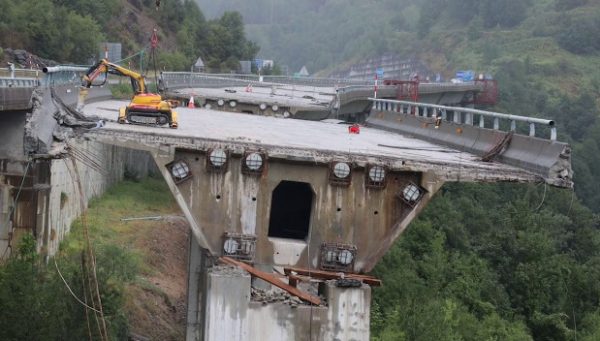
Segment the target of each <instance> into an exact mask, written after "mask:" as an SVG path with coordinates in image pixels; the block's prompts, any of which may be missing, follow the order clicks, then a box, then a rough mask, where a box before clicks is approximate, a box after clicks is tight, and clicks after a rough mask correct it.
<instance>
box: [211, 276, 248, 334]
mask: <svg viewBox="0 0 600 341" xmlns="http://www.w3.org/2000/svg"><path fill="white" fill-rule="evenodd" d="M206 276H207V281H206V290H205V295H206V314H205V315H204V316H202V318H203V319H204V333H203V334H204V339H201V340H205V341H217V340H250V339H249V338H248V337H249V334H250V331H249V329H250V328H251V326H250V324H249V321H250V319H249V316H248V314H249V312H248V309H249V304H250V282H251V281H250V274H248V273H247V272H246V271H244V270H241V269H238V268H228V267H213V268H211V269H209V270H208V273H207V274H206Z"/></svg>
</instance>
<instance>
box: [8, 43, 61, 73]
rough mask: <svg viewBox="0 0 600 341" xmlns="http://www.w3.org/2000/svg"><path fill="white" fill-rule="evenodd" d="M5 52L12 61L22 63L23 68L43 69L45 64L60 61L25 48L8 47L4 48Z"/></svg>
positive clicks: (50, 64)
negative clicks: (45, 57) (30, 51)
mask: <svg viewBox="0 0 600 341" xmlns="http://www.w3.org/2000/svg"><path fill="white" fill-rule="evenodd" d="M4 53H5V55H6V56H7V57H8V59H9V60H10V61H12V62H13V63H15V64H18V65H20V66H21V67H22V68H28V69H29V68H33V69H41V68H42V67H44V66H55V65H58V63H57V62H55V61H53V60H49V59H44V58H40V57H38V56H36V55H34V54H33V53H29V52H27V51H25V50H13V49H11V48H6V49H4Z"/></svg>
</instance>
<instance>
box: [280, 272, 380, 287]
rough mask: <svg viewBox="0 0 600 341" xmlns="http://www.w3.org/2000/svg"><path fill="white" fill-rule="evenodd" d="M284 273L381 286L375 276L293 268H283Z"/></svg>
mask: <svg viewBox="0 0 600 341" xmlns="http://www.w3.org/2000/svg"><path fill="white" fill-rule="evenodd" d="M283 272H284V273H285V274H286V275H290V274H292V272H294V273H296V274H298V275H303V276H310V277H314V278H320V279H340V278H348V279H356V280H359V281H362V282H363V283H365V284H368V285H371V286H377V287H378V286H381V280H380V279H378V278H375V277H373V276H367V275H358V274H350V273H343V272H332V271H324V270H309V269H301V268H293V267H285V268H283Z"/></svg>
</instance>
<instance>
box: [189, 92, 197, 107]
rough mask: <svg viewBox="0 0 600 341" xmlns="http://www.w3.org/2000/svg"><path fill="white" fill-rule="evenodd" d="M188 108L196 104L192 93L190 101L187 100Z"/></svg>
mask: <svg viewBox="0 0 600 341" xmlns="http://www.w3.org/2000/svg"><path fill="white" fill-rule="evenodd" d="M188 108H190V109H194V108H196V105H195V104H194V95H191V96H190V101H189V102H188Z"/></svg>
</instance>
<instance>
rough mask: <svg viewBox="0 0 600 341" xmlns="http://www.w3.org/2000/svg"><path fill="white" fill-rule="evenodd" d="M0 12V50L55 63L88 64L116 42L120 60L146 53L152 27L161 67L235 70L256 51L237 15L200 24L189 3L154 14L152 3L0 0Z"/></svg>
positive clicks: (182, 0)
mask: <svg viewBox="0 0 600 341" xmlns="http://www.w3.org/2000/svg"><path fill="white" fill-rule="evenodd" d="M0 7H1V8H2V11H1V12H0V46H1V47H4V48H12V49H25V50H28V51H29V52H32V53H34V54H36V55H39V56H40V57H42V58H46V59H52V60H56V61H58V62H60V63H81V64H85V63H89V61H90V59H94V58H97V56H98V54H99V51H100V43H101V42H106V41H108V42H118V43H122V45H123V51H124V52H123V57H126V56H128V55H131V54H135V53H137V52H139V51H140V50H142V49H143V48H148V46H149V43H150V36H151V34H152V30H153V28H157V29H158V32H159V35H160V45H159V55H158V60H159V66H160V67H161V68H167V69H171V70H189V68H190V66H191V65H192V64H193V63H194V62H195V61H196V59H197V58H198V57H202V59H203V60H204V62H205V64H206V65H207V67H208V68H209V69H210V70H214V71H222V70H227V71H228V70H232V69H233V70H235V69H237V67H238V61H239V60H246V59H251V58H253V57H254V56H255V55H256V53H257V52H258V46H257V45H256V44H254V43H252V42H250V41H248V40H247V39H246V37H245V33H244V26H243V22H242V17H241V15H240V14H239V13H237V12H227V13H224V14H223V15H221V16H219V17H218V18H215V19H212V20H206V19H205V18H204V15H203V13H202V11H201V10H200V9H199V8H198V6H197V4H196V3H195V2H194V1H192V0H173V1H164V2H163V4H162V5H161V6H160V8H159V10H156V8H155V1H154V0H19V1H17V0H0ZM147 56H148V54H147ZM134 61H136V60H134ZM134 66H135V65H134Z"/></svg>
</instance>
